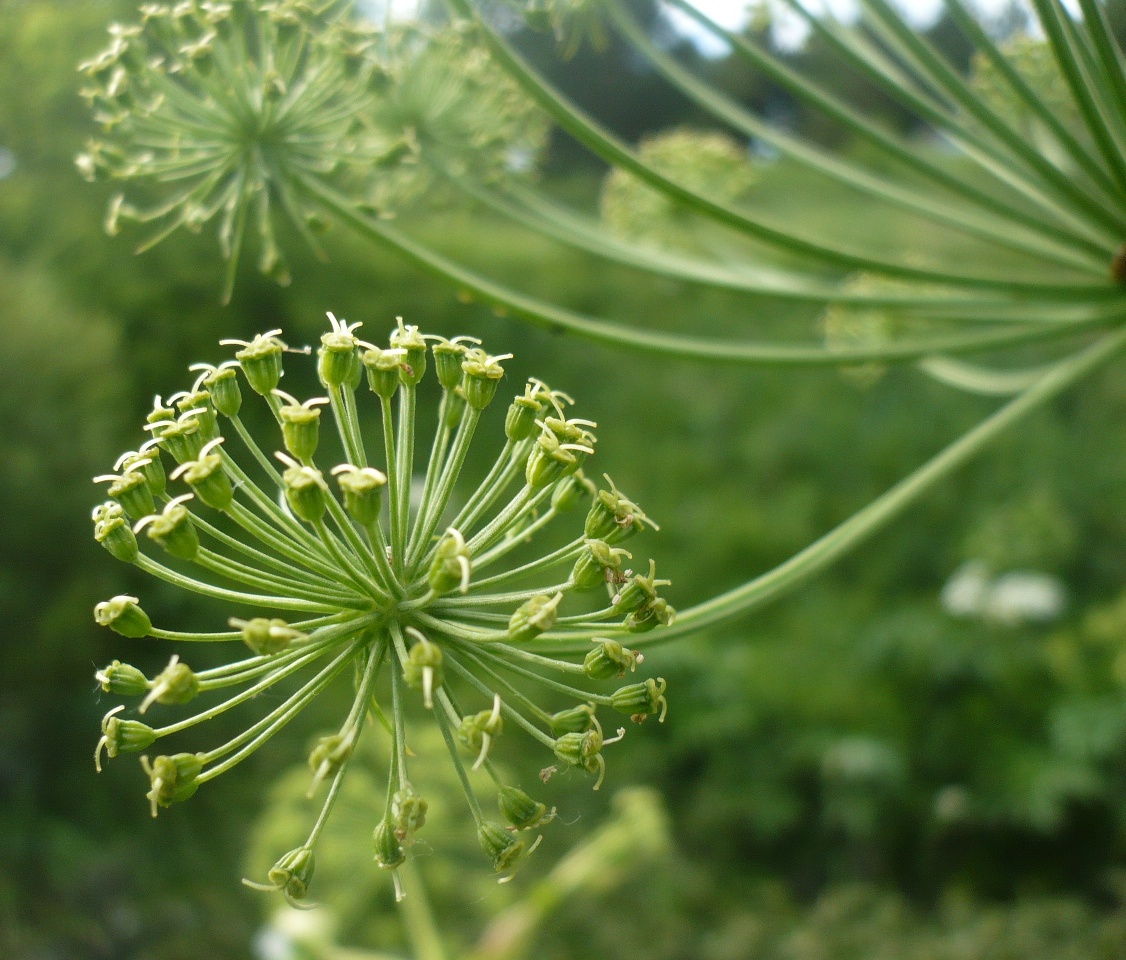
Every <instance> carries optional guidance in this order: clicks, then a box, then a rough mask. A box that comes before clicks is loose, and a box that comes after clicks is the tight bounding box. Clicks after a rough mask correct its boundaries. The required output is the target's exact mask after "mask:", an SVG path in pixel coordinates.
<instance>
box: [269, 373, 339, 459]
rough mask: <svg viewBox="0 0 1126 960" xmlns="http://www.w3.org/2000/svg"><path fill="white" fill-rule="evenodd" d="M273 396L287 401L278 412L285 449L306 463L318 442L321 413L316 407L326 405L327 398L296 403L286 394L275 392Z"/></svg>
mask: <svg viewBox="0 0 1126 960" xmlns="http://www.w3.org/2000/svg"><path fill="white" fill-rule="evenodd" d="M274 396H276V397H281V398H282V399H283V400H287V401H288V403H286V404H285V405H284V406H282V407H281V408H280V409H279V410H278V417H279V418H280V420H281V428H282V437H283V438H284V440H285V448H286V450H288V451H289V452H290V453H292V454H293V456H294V457H296V458H297V459H298V460H299V461H301V462H302V463H308V462H309V461H310V460H312V459H313V454H314V453H316V452H317V444H318V443H319V442H320V421H321V411H320V410H318V409H317V406H319V405H321V404H325V403H328V398H327V397H315V398H314V399H312V400H306V401H305V402H304V403H298V402H297V401H296V400H295V399H294V398H293V397H291V396H290V395H289V394H288V393H283V392H282V391H281V390H275V391H274Z"/></svg>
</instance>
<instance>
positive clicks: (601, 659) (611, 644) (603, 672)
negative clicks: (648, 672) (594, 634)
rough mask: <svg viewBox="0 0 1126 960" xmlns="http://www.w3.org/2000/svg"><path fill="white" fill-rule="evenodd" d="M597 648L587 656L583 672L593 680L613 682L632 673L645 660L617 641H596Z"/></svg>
mask: <svg viewBox="0 0 1126 960" xmlns="http://www.w3.org/2000/svg"><path fill="white" fill-rule="evenodd" d="M594 642H595V644H596V646H595V648H594V649H593V650H591V651H590V653H588V654H587V655H586V659H585V660H584V661H583V670H584V671H585V672H586V675H587V676H588V677H590V678H591V679H592V680H611V679H614V678H617V677H624V676H625V675H626V671H627V670H628V671H630V672H631V673H632V672H633V671H634V670H636V669H637V665H638V664H639V663H641V662H642V661H643V660H644V659H645V658H644V657H643V656H642V655H641V654H640V653H636V652H635V651H633V650H630V649H628V648H626V647H623V646H622V645H621V644H620V643H618V641H617V640H595V641H594Z"/></svg>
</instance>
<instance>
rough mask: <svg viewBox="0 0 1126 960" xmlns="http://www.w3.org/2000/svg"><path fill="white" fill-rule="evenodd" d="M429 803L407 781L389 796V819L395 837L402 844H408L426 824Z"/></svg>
mask: <svg viewBox="0 0 1126 960" xmlns="http://www.w3.org/2000/svg"><path fill="white" fill-rule="evenodd" d="M428 807H429V804H428V803H427V802H426V801H425V800H423V799H422V797H420V796H419V795H418V794H417V793H415V792H414V787H412V786H411V785H410V784H409V783H408V784H407V785H406V786H405V787H403V788H402V789H401V790H396V791H395V794H394V796H392V797H391V820H392V822H393V824H394V827H395V838H396V839H397V840H398V841H399V842H400V843H402V844H404V845H405V844H409V843H410V842H411V839H412V838H413V837H414V835H415V834H416V833H417V832H418V831H419V830H421V829H422V828H423V826H425V824H426V811H427V808H428Z"/></svg>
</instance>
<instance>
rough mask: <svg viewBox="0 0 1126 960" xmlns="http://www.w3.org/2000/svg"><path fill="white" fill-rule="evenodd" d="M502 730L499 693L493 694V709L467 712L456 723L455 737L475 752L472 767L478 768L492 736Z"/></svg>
mask: <svg viewBox="0 0 1126 960" xmlns="http://www.w3.org/2000/svg"><path fill="white" fill-rule="evenodd" d="M503 732H504V717H503V716H502V715H501V712H500V694H499V693H496V694H493V709H492V710H482V711H481V712H480V713H474V714H469V715H467V716H464V717H462V718H461V722H460V723H459V724H458V725H457V738H458V740H460V741H461V743H462V745H463V746H464V747H465V748H466V749H467V750H469V752H470V753H475V754H477V760H476V762H474V764H473V769H474V770H478V769H480V767H481V764H483V763H484V762H485V757H487V756H488V755H489V748H490V747H491V746H492V743H493V738H494V737H499V736H500V735H501V733H503Z"/></svg>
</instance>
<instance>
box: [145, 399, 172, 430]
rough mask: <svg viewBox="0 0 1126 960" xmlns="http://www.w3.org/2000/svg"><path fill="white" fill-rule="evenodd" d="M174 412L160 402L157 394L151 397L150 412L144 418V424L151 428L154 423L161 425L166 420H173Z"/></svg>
mask: <svg viewBox="0 0 1126 960" xmlns="http://www.w3.org/2000/svg"><path fill="white" fill-rule="evenodd" d="M175 419H176V411H175V410H173V409H172V408H171V407H170V406H168V405H167V404H166V403H165V402H164V401H163V400H161V398H160V396H159V394H158V395H157V396H155V397H153V401H152V410H150V411H149V413H148V415H147V416H146V417H145V423H146V424H148V425H149V426H152V425H153V424H154V423H163V422H164V421H166V420H175Z"/></svg>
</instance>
